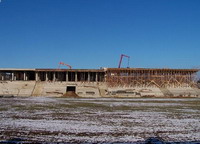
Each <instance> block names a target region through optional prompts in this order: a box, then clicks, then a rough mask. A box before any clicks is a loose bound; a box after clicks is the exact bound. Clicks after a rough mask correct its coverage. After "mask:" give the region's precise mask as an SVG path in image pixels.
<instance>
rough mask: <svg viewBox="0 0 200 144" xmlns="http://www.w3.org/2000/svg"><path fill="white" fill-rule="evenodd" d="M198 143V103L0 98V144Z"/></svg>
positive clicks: (182, 100) (190, 101)
mask: <svg viewBox="0 0 200 144" xmlns="http://www.w3.org/2000/svg"><path fill="white" fill-rule="evenodd" d="M16 137H17V138H22V139H26V140H28V141H33V142H37V141H40V142H136V141H144V140H146V139H147V138H149V137H161V138H162V139H163V140H165V141H169V142H170V141H179V142H180V141H200V99H195V98H193V99H191V98H190V99H189V98H187V99H159V98H157V99H153V98H151V99H148V98H143V99H141V98H140V99H139V98H137V99H122V98H120V99H119V98H117V99H112V98H98V99H86V98H85V99H80V98H50V97H15V98H0V141H2V140H7V139H11V138H16Z"/></svg>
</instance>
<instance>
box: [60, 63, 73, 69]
mask: <svg viewBox="0 0 200 144" xmlns="http://www.w3.org/2000/svg"><path fill="white" fill-rule="evenodd" d="M60 65H65V66H67V67H68V68H69V69H72V67H71V66H70V65H68V64H66V63H64V62H59V66H58V69H60Z"/></svg>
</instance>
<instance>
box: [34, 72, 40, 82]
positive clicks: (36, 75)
mask: <svg viewBox="0 0 200 144" xmlns="http://www.w3.org/2000/svg"><path fill="white" fill-rule="evenodd" d="M35 80H36V81H38V80H39V77H38V72H35Z"/></svg>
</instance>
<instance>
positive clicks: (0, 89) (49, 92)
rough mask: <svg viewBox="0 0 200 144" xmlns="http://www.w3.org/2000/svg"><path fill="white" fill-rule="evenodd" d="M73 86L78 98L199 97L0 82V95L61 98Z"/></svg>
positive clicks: (177, 91)
mask: <svg viewBox="0 0 200 144" xmlns="http://www.w3.org/2000/svg"><path fill="white" fill-rule="evenodd" d="M67 86H74V87H75V88H76V91H75V92H76V94H78V96H80V97H177V96H182V97H199V96H200V89H198V88H190V87H185V88H164V89H163V88H158V87H114V88H108V87H107V85H106V83H103V82H47V81H38V82H36V81H0V95H14V96H63V94H65V93H66V88H67Z"/></svg>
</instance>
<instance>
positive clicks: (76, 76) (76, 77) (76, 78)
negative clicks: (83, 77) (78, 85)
mask: <svg viewBox="0 0 200 144" xmlns="http://www.w3.org/2000/svg"><path fill="white" fill-rule="evenodd" d="M77 80H78V79H77V72H75V82H77Z"/></svg>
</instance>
